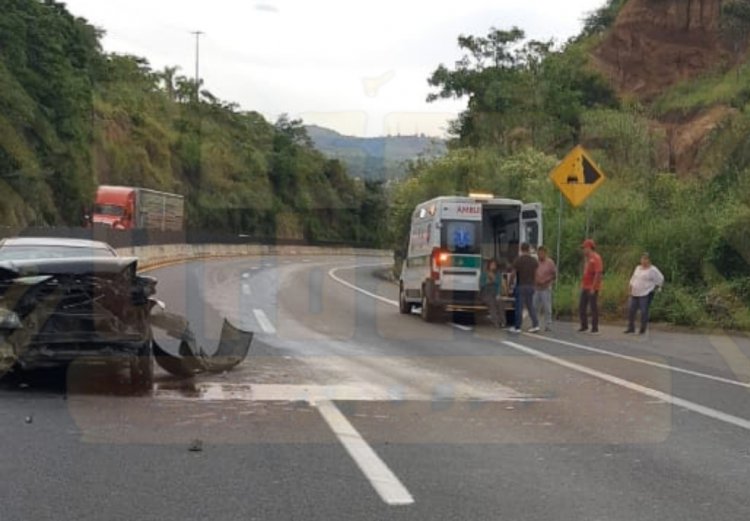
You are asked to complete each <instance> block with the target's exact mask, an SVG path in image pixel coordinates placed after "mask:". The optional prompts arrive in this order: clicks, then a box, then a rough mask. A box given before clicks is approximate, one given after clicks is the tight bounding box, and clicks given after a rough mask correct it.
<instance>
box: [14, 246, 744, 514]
mask: <svg viewBox="0 0 750 521" xmlns="http://www.w3.org/2000/svg"><path fill="white" fill-rule="evenodd" d="M384 261H386V262H387V259H385V260H384V259H377V258H375V259H373V258H355V257H330V258H322V257H310V258H305V257H302V256H294V257H285V258H276V257H261V258H249V259H243V260H232V261H221V262H218V261H217V262H193V263H189V264H185V265H179V266H173V267H169V268H164V269H160V270H157V271H155V272H153V273H152V275H154V276H156V277H157V278H158V279H159V296H160V298H161V299H163V300H164V301H165V302H166V303H167V305H168V307H169V308H170V309H171V310H173V311H177V312H182V313H186V314H187V315H188V317H189V319H190V320H191V321H192V323H193V325H194V327H195V328H196V329H197V330H198V333H199V335H198V336H199V338H200V339H201V343H202V344H203V345H204V346H206V348H211V346H214V345H216V344H217V343H218V334H219V331H220V326H221V320H222V319H223V318H224V317H226V318H228V319H229V320H231V321H232V322H233V323H235V324H237V325H240V326H243V327H245V328H248V329H252V330H253V331H256V332H257V335H256V339H255V342H254V344H253V347H252V354H251V357H250V358H249V359H248V360H247V361H246V362H245V363H244V364H243V365H242V366H240V367H239V368H238V369H237V370H236V371H233V372H231V373H228V374H224V375H211V376H202V377H199V378H196V379H194V380H190V381H184V380H183V381H180V380H178V379H176V378H173V377H171V376H169V375H167V374H165V373H161V372H159V373H158V375H157V384H156V387H155V390H154V392H153V396H150V397H139V398H135V397H128V396H127V395H125V394H124V393H123V392H121V390H120V389H121V388H122V387H123V386H124V385H125V384H123V382H122V381H121V380H124V379H126V375H125V374H121V373H118V372H117V371H116V370H115V369H112V368H100V367H85V366H78V365H74V366H71V367H70V368H68V369H67V371H62V372H57V373H55V372H52V373H50V372H45V373H34V374H31V375H24V376H23V377H14V378H5V380H4V381H3V382H2V383H1V384H0V440H2V442H3V448H4V449H5V450H4V452H3V453H2V456H0V476H2V479H1V480H0V519H1V520H2V521H11V520H31V519H34V520H46V519H49V520H68V519H70V520H88V519H92V520H101V519H108V520H110V519H111V520H120V519H121V520H133V519H138V520H150V519H154V520H160V521H161V520H171V519H175V520H178V519H179V520H193V519H195V520H199V519H200V520H205V519H211V520H216V521H218V520H240V519H242V520H252V519H259V520H260V519H262V520H320V521H323V520H334V519H341V520H355V519H357V520H359V519H365V520H382V519H395V520H399V519H404V520H428V519H429V520H576V521H580V520H627V521H631V520H659V521H666V520H680V521H683V520H685V519H690V520H701V519H705V520H711V521H716V520H734V519H736V520H743V521H745V520H747V519H750V492H749V490H748V486H749V485H750V400H748V398H750V342H749V341H748V339H747V338H746V337H728V336H723V335H715V336H707V335H691V334H682V333H667V332H658V331H657V332H653V333H650V334H648V335H646V336H643V337H626V336H625V335H623V334H622V333H621V329H622V328H615V327H612V328H606V327H605V328H604V329H603V334H602V335H601V336H596V337H595V336H588V335H580V334H577V333H574V332H573V329H574V326H573V325H570V324H559V325H556V326H555V328H554V331H553V332H552V333H549V334H546V335H545V336H534V335H527V334H523V335H517V336H512V335H510V334H508V333H506V332H503V331H498V330H494V329H492V328H490V327H489V325H488V324H486V323H485V322H484V321H481V320H480V321H478V323H476V324H472V323H470V322H468V321H465V320H464V321H461V322H459V323H456V324H451V323H450V321H448V322H446V323H444V324H425V323H423V322H422V321H421V320H420V319H419V317H417V316H403V315H400V314H399V313H398V309H397V307H396V305H395V304H396V302H395V300H396V298H397V290H396V287H395V286H393V285H392V284H390V283H388V282H385V281H383V280H380V279H379V278H377V277H375V276H374V272H375V270H376V269H377V268H375V267H373V265H376V264H379V263H382V262H384ZM164 344H165V347H166V348H168V349H173V348H174V346H171V345H169V344H170V343H169V341H167V340H164ZM191 448H192V449H195V450H192V451H191V450H190V449H191Z"/></svg>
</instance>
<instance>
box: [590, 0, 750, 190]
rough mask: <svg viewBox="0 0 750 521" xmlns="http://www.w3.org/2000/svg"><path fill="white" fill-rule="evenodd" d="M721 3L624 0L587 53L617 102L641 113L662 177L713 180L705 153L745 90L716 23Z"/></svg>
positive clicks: (720, 22) (720, 24)
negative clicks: (627, 102)
mask: <svg viewBox="0 0 750 521" xmlns="http://www.w3.org/2000/svg"><path fill="white" fill-rule="evenodd" d="M733 1H734V2H736V3H738V4H740V3H743V2H742V0H733ZM726 4H727V0H627V1H626V2H624V4H623V5H622V7H621V9H620V11H619V13H618V14H617V17H616V19H615V21H614V24H613V25H612V27H611V28H610V29H609V30H608V31H606V32H605V33H604V34H603V35H602V36H601V37H600V41H599V42H598V43H597V44H596V45H595V46H594V49H593V51H592V53H591V56H592V59H593V63H594V65H595V67H596V68H597V69H598V70H599V71H600V72H602V73H603V74H604V76H605V77H606V78H607V79H608V81H609V82H610V84H611V85H612V86H613V87H614V88H615V89H616V90H617V92H618V93H619V95H620V96H621V97H622V98H623V99H625V100H633V101H636V102H637V103H639V104H641V105H642V106H644V107H645V108H646V112H647V115H648V117H650V118H651V120H652V125H651V126H652V130H653V132H654V135H655V142H656V144H657V150H655V151H654V154H655V160H656V163H657V166H658V167H659V169H660V170H662V171H670V172H674V173H677V174H679V175H681V176H695V175H699V176H703V177H711V176H713V175H714V174H715V173H716V171H715V168H714V165H713V164H711V163H710V162H709V163H707V162H706V156H707V154H706V150H707V148H709V145H711V144H715V143H716V140H717V139H720V138H721V136H720V135H719V134H720V131H721V130H722V129H723V128H725V127H727V126H730V125H731V122H732V121H733V118H734V116H736V114H737V111H738V109H742V108H743V105H744V103H745V101H744V97H745V96H746V94H747V92H746V91H747V89H745V88H744V87H743V86H742V85H743V83H744V81H743V78H742V77H741V75H740V70H741V69H738V67H740V64H738V61H739V60H738V59H737V56H736V55H735V56H733V53H732V51H733V50H735V49H733V47H732V42H730V41H728V39H727V31H726V28H725V25H724V23H725V20H724V19H723V18H722V17H723V16H724V15H723V14H722V6H724V5H726ZM735 43H736V42H735ZM743 43H744V44H745V45H746V42H743ZM735 54H736V53H735ZM708 155H710V154H708Z"/></svg>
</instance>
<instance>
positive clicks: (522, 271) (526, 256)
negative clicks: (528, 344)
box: [510, 243, 539, 333]
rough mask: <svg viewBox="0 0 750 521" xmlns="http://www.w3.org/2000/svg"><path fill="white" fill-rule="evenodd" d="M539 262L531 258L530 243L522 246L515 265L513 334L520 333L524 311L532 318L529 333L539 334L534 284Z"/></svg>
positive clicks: (511, 330)
mask: <svg viewBox="0 0 750 521" xmlns="http://www.w3.org/2000/svg"><path fill="white" fill-rule="evenodd" d="M538 267H539V262H538V261H537V260H536V259H535V258H534V257H532V256H531V246H530V245H529V244H528V243H523V244H522V245H521V255H520V256H519V257H518V258H517V259H516V260H515V262H514V263H513V271H514V272H515V280H516V291H517V298H516V323H515V327H513V328H512V329H510V332H511V333H520V332H521V325H522V324H523V309H524V308H526V309H527V310H528V311H529V316H530V317H531V329H529V333H537V332H539V319H538V317H537V315H536V310H535V309H534V284H535V283H536V270H537V268H538Z"/></svg>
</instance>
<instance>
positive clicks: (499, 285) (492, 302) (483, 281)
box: [479, 259, 505, 328]
mask: <svg viewBox="0 0 750 521" xmlns="http://www.w3.org/2000/svg"><path fill="white" fill-rule="evenodd" d="M479 285H480V288H481V289H480V292H479V296H480V298H481V299H482V302H484V303H485V304H486V305H487V310H488V311H489V313H490V320H491V321H492V324H493V325H494V326H495V327H498V328H503V327H505V309H504V308H505V306H504V305H503V301H502V299H500V298H499V297H500V296H501V294H502V290H503V274H502V272H501V271H500V269H499V266H498V262H497V261H496V260H495V259H491V260H489V261H487V266H486V268H485V269H484V270H482V276H481V278H480V282H479Z"/></svg>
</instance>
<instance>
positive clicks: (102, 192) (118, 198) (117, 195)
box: [91, 186, 135, 230]
mask: <svg viewBox="0 0 750 521" xmlns="http://www.w3.org/2000/svg"><path fill="white" fill-rule="evenodd" d="M134 212H135V190H134V189H133V188H127V187H121V186H100V187H99V189H98V190H97V192H96V201H95V203H94V212H93V214H92V216H91V222H92V224H93V225H94V226H106V227H108V228H113V229H115V230H129V229H131V228H133V215H134Z"/></svg>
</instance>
